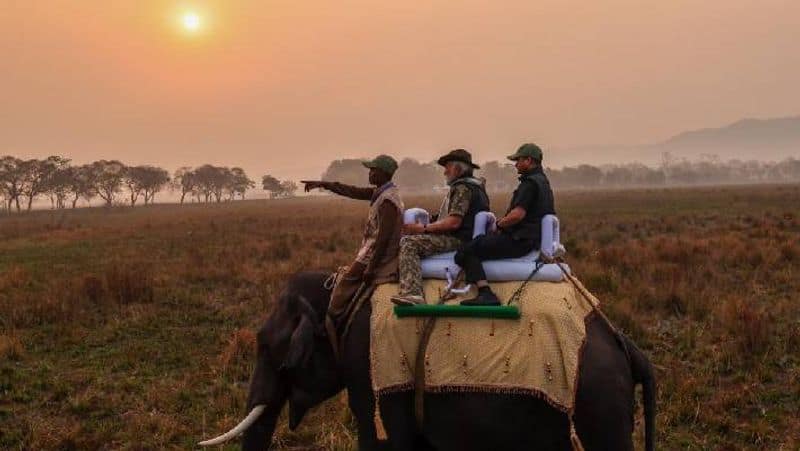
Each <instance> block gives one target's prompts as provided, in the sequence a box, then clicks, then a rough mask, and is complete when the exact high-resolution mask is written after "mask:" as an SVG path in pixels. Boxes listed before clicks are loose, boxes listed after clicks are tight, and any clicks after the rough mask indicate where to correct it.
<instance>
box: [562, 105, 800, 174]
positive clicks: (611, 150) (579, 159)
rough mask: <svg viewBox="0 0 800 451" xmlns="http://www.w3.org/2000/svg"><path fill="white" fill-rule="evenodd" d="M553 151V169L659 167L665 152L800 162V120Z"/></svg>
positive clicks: (757, 121) (691, 156) (755, 121)
mask: <svg viewBox="0 0 800 451" xmlns="http://www.w3.org/2000/svg"><path fill="white" fill-rule="evenodd" d="M552 150H553V151H552V153H550V157H548V159H547V163H546V164H547V165H549V166H552V167H561V166H576V165H579V164H583V163H586V164H593V165H602V164H614V163H630V162H634V161H637V162H640V163H644V164H647V165H658V164H659V163H660V162H661V157H662V154H663V153H664V152H669V153H671V154H673V155H675V156H678V157H686V158H688V159H690V160H691V159H696V158H698V157H699V156H700V155H702V154H716V155H717V156H719V158H720V159H721V160H723V161H725V160H733V159H740V160H759V161H780V160H784V159H786V158H789V157H794V158H800V116H794V117H784V118H775V119H742V120H740V121H737V122H734V123H732V124H730V125H727V126H724V127H719V128H704V129H700V130H691V131H686V132H682V133H679V134H677V135H674V136H673V137H671V138H669V139H667V140H665V141H663V142H660V143H656V144H650V145H647V144H645V145H638V146H636V145H631V146H625V145H616V146H607V145H606V146H581V147H569V148H558V147H556V148H554V149H552Z"/></svg>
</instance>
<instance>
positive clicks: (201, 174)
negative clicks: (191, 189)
mask: <svg viewBox="0 0 800 451" xmlns="http://www.w3.org/2000/svg"><path fill="white" fill-rule="evenodd" d="M194 174H195V180H196V182H197V189H198V190H199V192H200V193H202V194H203V196H204V197H205V201H206V202H208V201H209V200H210V199H211V196H212V195H213V196H214V199H215V200H216V201H217V202H221V201H222V194H223V192H224V191H225V187H226V185H227V184H228V180H229V179H230V177H231V170H230V169H228V168H224V167H218V166H212V165H210V164H204V165H203V166H200V167H199V168H197V169H195V170H194Z"/></svg>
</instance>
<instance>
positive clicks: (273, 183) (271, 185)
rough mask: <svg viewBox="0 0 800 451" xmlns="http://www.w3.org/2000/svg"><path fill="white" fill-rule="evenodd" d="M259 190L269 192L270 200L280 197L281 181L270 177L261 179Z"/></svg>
mask: <svg viewBox="0 0 800 451" xmlns="http://www.w3.org/2000/svg"><path fill="white" fill-rule="evenodd" d="M261 188H262V189H263V190H264V191H267V192H269V197H270V199H274V198H276V197H280V193H281V181H280V180H278V179H276V178H275V177H273V176H271V175H265V176H263V177H261Z"/></svg>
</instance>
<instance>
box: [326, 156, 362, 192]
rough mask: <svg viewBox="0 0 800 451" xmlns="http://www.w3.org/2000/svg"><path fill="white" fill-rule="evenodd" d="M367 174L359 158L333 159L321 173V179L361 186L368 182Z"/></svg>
mask: <svg viewBox="0 0 800 451" xmlns="http://www.w3.org/2000/svg"><path fill="white" fill-rule="evenodd" d="M368 174H369V172H367V170H366V169H365V168H364V165H363V164H362V163H361V160H356V159H344V160H334V161H332V162H331V164H330V165H328V169H326V170H325V173H323V174H322V180H325V181H329V182H332V181H337V182H342V183H346V184H348V185H362V186H363V185H366V184H367V183H368Z"/></svg>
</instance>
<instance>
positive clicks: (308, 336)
mask: <svg viewBox="0 0 800 451" xmlns="http://www.w3.org/2000/svg"><path fill="white" fill-rule="evenodd" d="M313 351H314V324H313V323H312V320H311V319H310V318H308V316H307V315H300V322H299V323H297V327H295V329H294V332H292V338H291V340H290V341H289V351H288V352H287V354H286V358H285V359H284V360H283V364H282V365H281V368H283V369H287V370H294V369H297V368H302V367H304V366H306V365H308V362H309V360H310V359H311V353H312V352H313Z"/></svg>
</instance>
